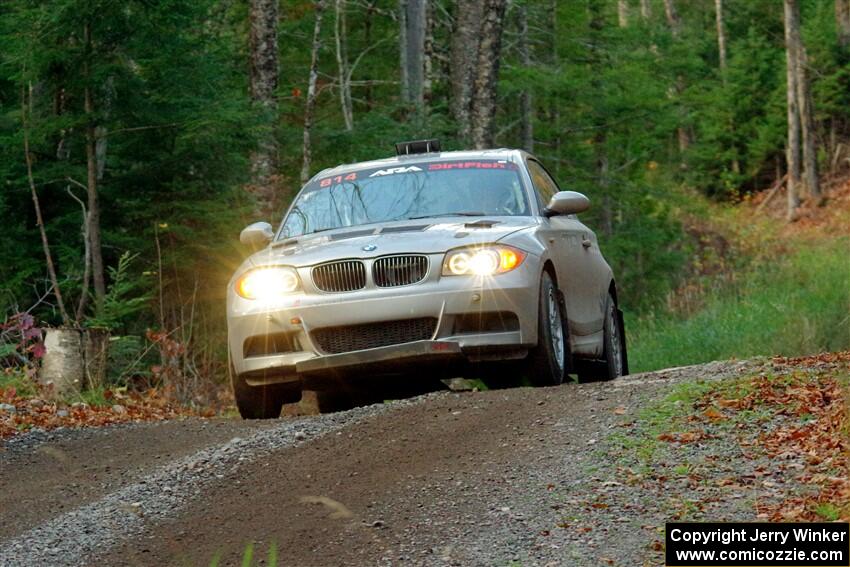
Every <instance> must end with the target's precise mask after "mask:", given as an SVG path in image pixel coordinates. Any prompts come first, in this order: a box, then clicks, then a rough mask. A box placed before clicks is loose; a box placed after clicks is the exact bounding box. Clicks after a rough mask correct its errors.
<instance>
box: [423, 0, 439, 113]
mask: <svg viewBox="0 0 850 567" xmlns="http://www.w3.org/2000/svg"><path fill="white" fill-rule="evenodd" d="M425 3H426V8H425V40H424V46H423V51H422V98H423V99H424V106H425V108H426V109H427V108H428V106H429V105H430V104H431V99H432V97H433V94H434V57H435V56H436V52H435V45H434V32H435V31H436V29H437V14H436V6H434V2H428V1H427V0H426V2H425Z"/></svg>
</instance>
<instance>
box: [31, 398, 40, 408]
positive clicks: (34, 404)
mask: <svg viewBox="0 0 850 567" xmlns="http://www.w3.org/2000/svg"><path fill="white" fill-rule="evenodd" d="M27 405H29V407H31V408H40V407H42V406H43V405H44V400H40V399H38V398H33V399H31V400H29V401H28V402H27Z"/></svg>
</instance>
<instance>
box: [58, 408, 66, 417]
mask: <svg viewBox="0 0 850 567" xmlns="http://www.w3.org/2000/svg"><path fill="white" fill-rule="evenodd" d="M68 415H69V412H68V410H66V409H61V410H57V411H56V417H68Z"/></svg>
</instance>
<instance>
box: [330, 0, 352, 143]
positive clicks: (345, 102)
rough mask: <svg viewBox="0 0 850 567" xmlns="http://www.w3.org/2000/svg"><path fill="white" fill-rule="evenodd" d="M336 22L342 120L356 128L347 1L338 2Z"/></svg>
mask: <svg viewBox="0 0 850 567" xmlns="http://www.w3.org/2000/svg"><path fill="white" fill-rule="evenodd" d="M335 13H336V20H335V22H336V23H335V25H334V39H335V41H336V62H337V67H338V68H339V101H340V104H341V106H342V118H343V120H344V122H345V129H346V130H348V131H349V132H350V131H351V130H352V129H353V128H354V107H353V105H352V102H351V75H350V74H349V72H348V39H347V37H346V34H347V26H346V21H345V0H336V10H335Z"/></svg>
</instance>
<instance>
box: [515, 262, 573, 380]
mask: <svg viewBox="0 0 850 567" xmlns="http://www.w3.org/2000/svg"><path fill="white" fill-rule="evenodd" d="M565 321H566V318H565V317H564V307H563V304H562V301H561V297H560V294H559V292H558V288H557V287H555V282H553V281H552V276H550V275H549V273H548V272H543V276H542V277H541V278H540V299H539V307H538V315H537V346H536V347H534V348H533V349H531V351H530V352H529V353H528V358H526V360H525V374H526V375H527V376H528V379H529V381H530V382H531V384H532V385H533V386H557V385H558V384H561V383H563V381H564V376H566V373H567V365H568V364H569V360H570V348H569V336H568V333H567V325H566V323H565Z"/></svg>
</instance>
